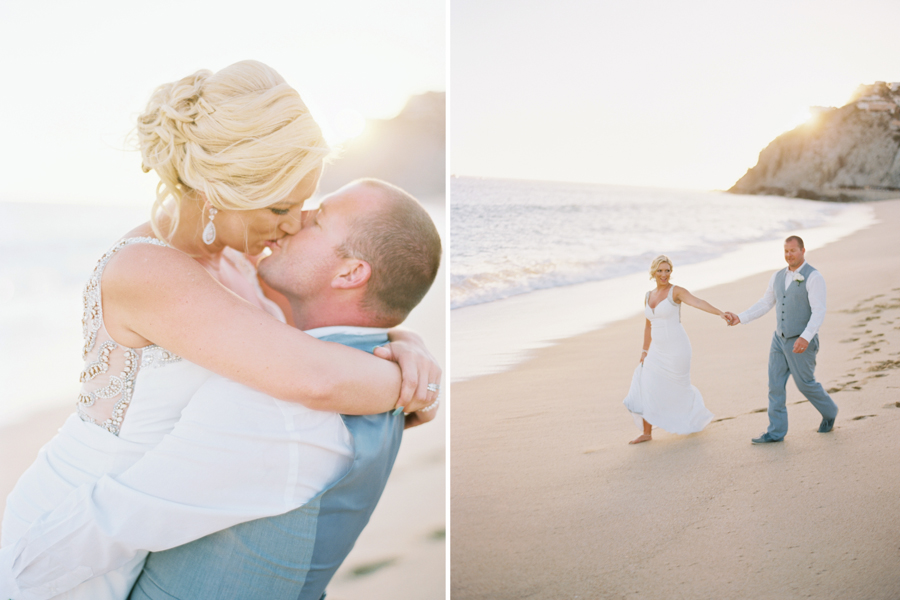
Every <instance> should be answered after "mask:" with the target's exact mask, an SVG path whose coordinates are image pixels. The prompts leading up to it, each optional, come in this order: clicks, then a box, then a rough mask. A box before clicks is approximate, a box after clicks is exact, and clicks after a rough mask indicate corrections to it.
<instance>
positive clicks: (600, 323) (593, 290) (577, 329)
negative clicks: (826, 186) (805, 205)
mask: <svg viewBox="0 0 900 600" xmlns="http://www.w3.org/2000/svg"><path fill="white" fill-rule="evenodd" d="M873 213H874V207H873V206H872V205H866V206H864V207H860V208H858V209H855V210H854V209H851V210H850V211H849V212H848V214H846V215H845V216H844V217H843V218H842V219H841V220H840V221H839V222H830V223H828V224H825V225H820V226H818V227H811V228H807V229H801V230H786V231H784V232H782V234H781V235H780V236H778V237H776V238H772V239H767V240H761V241H754V242H747V243H744V244H741V245H740V246H738V247H737V248H735V249H733V250H729V251H728V252H726V253H724V254H722V255H719V256H716V257H713V258H707V259H705V260H702V261H700V262H694V263H688V264H679V265H678V266H677V267H676V269H677V271H678V278H679V284H680V285H683V286H684V287H687V288H688V289H690V290H693V291H694V292H697V291H701V290H706V289H708V288H710V287H714V286H717V285H723V284H727V283H731V282H734V281H737V280H739V279H743V278H744V277H748V276H751V275H753V274H756V273H761V272H766V271H769V272H771V271H772V270H777V269H780V268H781V267H782V266H783V259H782V258H781V251H782V250H781V246H782V240H783V237H784V236H787V235H790V234H793V235H800V236H801V237H803V239H804V241H805V243H806V246H807V248H808V249H810V251H812V250H815V249H817V248H820V247H823V246H826V245H828V244H831V243H834V242H835V241H837V240H840V239H843V238H845V237H847V236H848V235H852V234H854V233H856V232H858V231H860V230H864V229H866V228H867V227H871V226H872V225H873V224H874V223H875V221H877V219H876V218H875V217H874V216H873ZM650 285H651V284H650V283H648V278H647V275H646V273H645V272H644V271H643V270H642V271H640V272H636V273H631V274H628V275H624V276H620V277H616V278H612V279H603V280H599V281H589V282H583V283H579V284H574V285H566V286H558V287H552V288H547V289H542V290H534V291H531V292H528V293H524V294H518V295H515V296H510V297H507V298H503V299H500V300H495V301H492V302H487V303H482V304H475V305H469V306H463V307H459V308H456V309H453V310H451V313H450V314H451V318H452V321H453V339H452V342H451V343H452V344H453V351H452V353H453V356H454V368H453V373H452V377H453V383H457V382H461V381H468V380H471V379H473V378H476V377H480V376H483V375H488V374H491V373H498V372H502V371H505V370H507V369H509V368H513V367H515V366H516V365H518V364H521V363H523V362H526V361H527V360H528V359H529V357H530V356H532V355H533V352H534V351H535V350H537V349H540V348H544V347H547V346H552V345H554V344H556V343H558V341H559V340H563V339H566V338H570V337H572V336H575V335H579V334H582V333H587V332H589V331H594V330H598V329H601V328H603V327H606V326H609V325H610V324H612V323H614V322H616V321H620V320H622V319H626V318H628V317H631V316H633V315H636V314H639V313H640V312H641V311H640V299H641V298H643V295H644V293H645V292H646V291H647V289H648V286H650ZM551 312H552V318H548V317H547V315H548V314H551ZM523 323H527V324H528V325H527V327H526V326H523Z"/></svg>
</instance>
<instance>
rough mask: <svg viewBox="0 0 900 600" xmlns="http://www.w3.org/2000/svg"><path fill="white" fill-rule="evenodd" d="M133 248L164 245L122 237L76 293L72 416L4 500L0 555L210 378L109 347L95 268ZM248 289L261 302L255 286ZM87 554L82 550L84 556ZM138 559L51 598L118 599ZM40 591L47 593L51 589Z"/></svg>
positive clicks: (157, 356) (165, 356) (236, 261)
mask: <svg viewBox="0 0 900 600" xmlns="http://www.w3.org/2000/svg"><path fill="white" fill-rule="evenodd" d="M134 243H143V244H155V245H159V246H165V245H166V244H164V243H163V242H161V241H159V240H157V239H154V238H148V237H145V238H128V239H125V240H122V241H120V242H119V243H118V244H116V245H115V246H114V247H113V248H112V249H110V250H109V251H108V252H107V253H106V254H104V255H103V257H102V258H101V259H100V261H99V262H98V263H97V266H96V267H95V268H94V271H93V273H92V274H91V277H90V279H89V280H88V283H87V285H86V286H85V288H84V316H83V319H82V325H83V333H84V351H83V357H84V361H85V363H84V365H85V366H84V371H82V373H81V382H82V387H81V392H80V394H79V396H78V403H77V410H76V412H75V413H73V414H72V415H71V416H70V417H69V418H68V420H66V422H65V423H64V424H63V426H62V428H61V429H60V430H59V433H58V434H57V435H56V437H54V438H53V439H52V440H50V441H49V442H48V443H47V444H46V445H45V446H44V447H43V448H42V449H41V450H40V452H39V454H38V457H37V459H36V460H35V462H34V464H32V465H31V466H30V467H29V468H28V469H27V470H26V471H25V473H24V474H23V475H22V477H21V478H20V479H19V481H18V483H16V486H15V488H14V489H13V491H12V493H11V494H10V495H9V497H8V498H7V503H6V511H5V512H4V514H3V525H2V537H0V547H2V548H6V547H8V546H13V545H15V544H16V542H17V541H18V540H19V539H20V538H21V537H22V535H23V534H24V533H25V531H26V530H27V529H28V526H29V525H30V524H31V523H32V522H33V521H35V520H37V519H38V518H39V517H41V516H42V515H44V514H45V513H47V512H50V511H51V510H53V509H54V508H56V507H57V506H58V505H59V504H60V503H61V502H62V501H63V500H64V499H65V498H66V497H67V496H68V494H69V492H71V491H72V490H73V489H75V488H78V487H79V486H82V485H84V484H93V483H94V482H96V481H97V480H98V479H99V478H100V477H101V476H103V475H112V476H116V475H119V474H121V473H122V472H123V471H125V470H126V469H128V468H129V467H130V466H131V465H133V464H134V463H135V462H137V461H138V459H140V458H141V457H142V456H143V455H144V454H145V453H146V452H147V451H149V450H150V449H152V448H153V447H154V446H156V445H157V444H158V443H159V442H160V441H161V440H162V439H163V437H164V436H165V435H166V434H167V433H169V432H170V431H171V430H172V428H173V427H174V426H175V423H176V422H177V421H178V419H179V417H180V416H181V411H182V409H183V408H184V407H185V405H186V404H187V403H188V401H189V400H190V398H191V397H192V396H193V394H194V392H195V391H196V390H197V388H199V387H200V386H201V385H202V384H203V383H204V382H205V381H206V380H207V379H208V378H209V377H210V376H211V375H212V373H211V372H210V371H207V370H206V369H204V368H202V367H200V366H198V365H195V364H193V363H191V362H189V361H187V360H184V359H182V358H180V357H178V356H176V355H174V354H172V353H171V352H169V351H167V350H165V349H163V348H161V347H159V346H156V345H150V346H146V347H144V348H128V347H125V346H122V345H121V344H117V343H116V342H115V341H113V340H112V338H111V337H110V335H109V333H108V332H107V331H106V327H105V325H104V324H103V305H102V298H101V293H100V282H101V279H102V276H103V269H104V268H105V267H106V264H107V263H108V262H109V260H110V259H112V258H113V257H114V256H115V254H116V252H118V251H119V250H120V249H121V248H123V247H125V246H126V245H128V244H134ZM228 258H229V260H230V261H231V263H232V265H233V266H234V267H235V268H237V270H238V271H241V272H242V271H244V270H247V269H248V268H249V271H248V273H247V275H248V276H249V275H250V274H251V273H250V271H254V270H253V267H252V265H250V264H249V261H247V260H246V259H245V258H244V257H243V255H240V254H239V253H237V252H234V253H233V254H229V255H228ZM242 261H243V262H242ZM243 263H246V264H243ZM254 275H255V274H254ZM252 281H253V282H254V283H255V276H254V277H253V279H252ZM256 289H257V290H258V293H259V295H260V296H262V290H260V289H259V288H258V284H256ZM260 304H263V305H264V306H265V308H266V310H267V312H270V313H272V314H273V316H276V317H277V318H280V319H281V320H284V316H283V315H282V314H281V311H280V309H278V308H277V307H275V306H274V304H273V303H271V304H269V305H265V304H264V301H263V300H260ZM273 307H274V308H273ZM276 311H277V312H276ZM136 518H146V519H148V526H151V527H164V526H166V524H164V523H153V519H152V515H143V516H141V517H137V516H136ZM91 551H92V549H91V548H84V552H85V553H89V552H91ZM145 558H146V553H145V552H144V553H141V554H139V555H138V556H136V557H135V558H134V559H132V560H131V561H130V562H128V563H127V564H126V565H124V566H123V567H121V568H119V569H117V570H115V571H111V572H109V573H106V574H105V575H103V576H101V577H96V578H94V579H91V580H89V581H85V582H84V583H82V584H80V585H78V586H77V587H75V588H73V589H71V590H69V591H68V592H65V593H62V594H59V595H55V596H52V598H53V599H54V600H63V599H65V600H88V599H90V600H124V599H125V598H127V597H128V594H129V593H130V591H131V587H132V585H133V584H134V582H135V580H136V579H137V577H138V575H139V574H140V572H141V567H142V566H143V563H144V559H145ZM84 568H85V569H87V570H88V571H90V569H88V568H87V567H84ZM48 587H49V589H50V590H51V591H52V589H53V585H52V583H51V584H50V585H49V586H48ZM65 587H68V586H65ZM65 587H63V589H65ZM4 600H5V599H4Z"/></svg>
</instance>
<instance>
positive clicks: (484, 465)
mask: <svg viewBox="0 0 900 600" xmlns="http://www.w3.org/2000/svg"><path fill="white" fill-rule="evenodd" d="M872 206H873V208H874V210H875V212H876V215H877V217H878V219H879V221H880V222H879V223H878V224H876V225H874V226H872V227H870V228H868V229H865V230H862V231H858V232H856V233H854V234H852V235H850V236H849V237H846V238H844V239H842V240H839V241H837V242H834V243H832V244H829V245H827V246H825V247H822V248H820V249H817V250H814V251H810V252H808V253H807V256H806V257H807V260H808V262H810V263H811V264H812V265H813V266H815V267H816V268H817V269H819V270H820V272H821V273H822V274H823V275H824V277H825V280H826V282H827V286H828V313H827V317H826V320H825V324H824V325H823V327H822V329H821V331H820V333H819V337H820V346H821V349H820V352H819V355H818V366H817V370H816V376H817V379H818V380H819V381H820V382H821V383H822V384H823V385H825V387H826V389H828V390H829V391H830V392H831V393H832V397H833V398H834V400H835V402H836V403H837V404H838V406H839V408H840V414H839V415H838V418H837V422H836V427H835V430H834V431H833V432H832V433H829V434H819V433H817V432H816V428H817V426H818V424H819V421H820V416H819V414H818V412H816V410H815V409H814V408H813V407H812V406H811V405H810V404H809V403H808V402H806V401H805V400H804V398H803V397H802V395H801V394H800V393H799V392H798V391H797V389H796V386H795V385H794V384H793V383H789V384H788V413H789V419H790V430H789V432H788V436H787V437H786V438H785V441H784V442H783V443H780V444H770V445H764V446H753V445H751V443H750V439H751V438H753V437H756V436H757V435H759V434H760V433H762V432H763V431H764V430H765V428H766V425H767V417H766V406H767V375H766V370H767V354H768V348H769V343H770V340H771V336H772V331H773V329H774V324H773V321H772V319H773V317H772V315H771V313H770V314H768V315H766V316H764V317H762V318H761V319H759V320H758V321H756V322H753V323H750V324H748V325H746V326H738V327H733V328H727V327H726V326H725V324H724V322H723V321H721V320H720V319H717V318H715V317H713V316H712V315H709V314H707V313H702V312H700V311H697V310H692V309H690V308H689V307H688V308H685V309H684V310H683V311H682V314H683V323H684V326H685V328H686V330H687V332H688V335H689V336H690V339H691V343H692V346H693V364H692V380H693V383H694V385H696V386H697V387H698V388H699V389H700V391H701V392H702V394H703V397H704V400H705V403H706V406H707V407H708V408H709V409H710V410H711V411H712V412H713V413H715V415H716V419H715V421H714V422H712V423H711V424H710V425H709V426H707V427H706V429H705V430H704V431H702V432H700V433H697V434H693V435H690V436H678V435H672V434H668V433H666V432H664V431H661V430H655V431H654V436H653V438H654V439H653V441H652V442H649V443H645V444H640V445H637V446H630V445H628V444H627V442H628V440H630V439H633V438H634V437H636V436H637V435H638V433H639V431H638V430H637V429H636V428H635V426H634V424H633V422H632V420H631V417H630V415H629V414H628V413H627V411H626V410H625V409H624V407H623V406H622V399H623V397H624V396H625V394H626V392H627V390H628V386H629V382H630V380H631V375H632V372H633V370H634V367H635V366H636V364H637V361H638V358H639V355H640V348H641V346H640V344H641V336H642V332H643V317H642V316H635V317H632V318H629V319H626V320H623V321H618V322H616V323H614V324H612V325H610V326H607V327H605V328H603V329H600V330H597V331H593V332H590V333H586V334H583V335H578V336H576V337H572V338H569V339H565V340H563V341H561V342H560V343H559V344H556V345H554V346H552V347H549V348H544V349H541V350H538V351H535V352H534V356H533V358H532V359H531V360H529V361H527V362H525V363H523V364H520V365H518V366H516V367H514V368H513V369H512V370H510V371H507V372H503V373H498V374H493V375H487V376H483V377H479V378H477V379H473V380H470V381H464V382H459V383H455V384H454V385H453V389H452V395H453V399H454V405H453V415H452V431H451V447H452V461H451V469H452V470H451V482H452V485H451V564H452V569H451V592H452V596H453V598H454V599H456V598H459V599H465V600H469V599H492V600H496V599H502V598H509V599H514V598H515V599H518V598H617V599H618V598H641V599H656V598H659V599H666V600H668V599H671V598H686V599H692V600H696V599H706V598H709V599H723V598H735V599H742V598H759V599H773V600H775V599H783V598H801V597H816V598H823V599H826V598H835V599H837V598H841V599H856V598H858V599H867V600H876V599H885V600H887V599H896V598H897V597H900V552H898V547H900V542H898V540H900V506H898V502H897V498H900V478H898V473H900V470H898V465H897V456H898V452H900V435H898V431H900V372H898V370H897V368H898V367H900V273H898V271H897V264H898V259H900V237H898V235H897V233H896V231H897V230H896V226H897V223H898V222H900V200H890V201H884V202H876V203H872ZM770 276H771V272H767V273H761V274H758V275H754V276H751V277H747V278H745V279H742V280H739V281H737V282H732V283H728V284H725V285H719V286H716V287H711V288H709V289H704V290H695V289H692V290H691V291H692V292H694V293H696V294H697V295H698V296H699V297H701V298H703V299H705V300H708V301H709V302H711V303H712V304H713V305H714V306H717V307H718V308H720V309H722V310H732V311H735V312H739V311H742V310H744V309H745V308H747V307H748V306H750V305H751V304H752V303H753V302H755V301H756V300H757V299H758V298H759V297H760V296H762V294H763V292H764V290H765V288H766V284H767V282H768V279H769V277H770ZM673 282H674V283H676V284H678V283H679V281H678V266H677V265H676V268H675V271H674V275H673ZM650 285H651V284H650V282H648V287H647V289H649V288H650ZM639 301H640V300H639V299H637V302H639ZM548 318H550V317H548Z"/></svg>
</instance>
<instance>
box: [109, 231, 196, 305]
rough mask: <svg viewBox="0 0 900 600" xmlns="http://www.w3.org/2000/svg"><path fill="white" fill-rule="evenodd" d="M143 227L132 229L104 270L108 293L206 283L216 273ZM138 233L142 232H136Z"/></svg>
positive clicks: (153, 289) (143, 292) (146, 290)
mask: <svg viewBox="0 0 900 600" xmlns="http://www.w3.org/2000/svg"><path fill="white" fill-rule="evenodd" d="M141 233H145V232H144V231H142V230H141V229H140V228H138V229H135V230H132V231H131V232H129V234H128V235H126V236H125V237H123V238H122V240H121V241H120V244H121V242H124V241H126V240H131V241H130V242H129V243H126V244H121V245H119V246H117V248H116V250H115V252H114V253H113V255H112V256H111V257H110V258H109V261H108V262H107V264H106V267H105V268H104V270H103V283H102V285H103V292H104V295H114V294H117V293H121V292H138V293H142V294H153V293H154V292H155V291H157V290H159V289H160V288H161V287H170V286H176V287H180V286H188V287H191V286H192V285H196V284H197V283H200V282H203V283H205V282H206V281H207V280H211V279H212V277H211V276H210V275H209V274H208V273H207V272H206V270H205V269H204V268H203V267H202V266H201V265H200V263H198V262H197V261H196V260H194V259H193V258H191V257H190V256H188V255H187V254H185V253H184V252H182V251H181V250H177V249H175V248H172V247H171V246H168V245H166V244H165V243H164V242H161V241H159V240H157V239H156V238H155V237H154V236H152V235H140V234H141ZM134 234H138V235H134Z"/></svg>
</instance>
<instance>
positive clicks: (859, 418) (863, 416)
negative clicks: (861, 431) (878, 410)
mask: <svg viewBox="0 0 900 600" xmlns="http://www.w3.org/2000/svg"><path fill="white" fill-rule="evenodd" d="M877 416H878V415H859V416H858V417H853V418H852V419H850V420H851V421H862V420H863V419H868V418H870V417H877Z"/></svg>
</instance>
